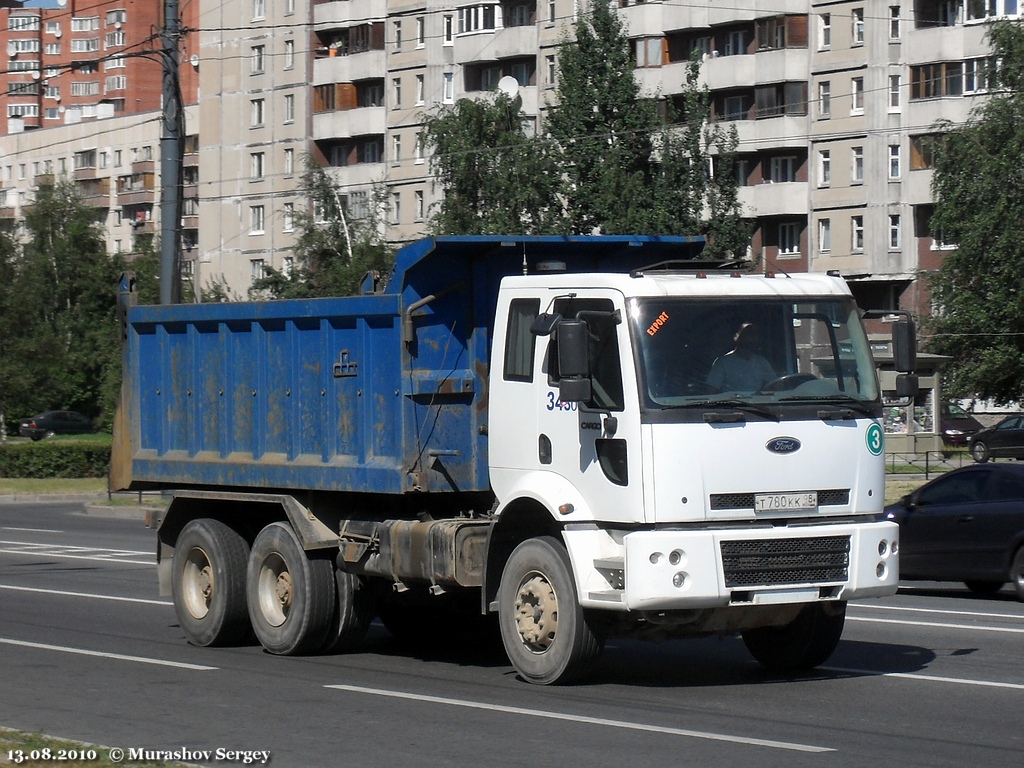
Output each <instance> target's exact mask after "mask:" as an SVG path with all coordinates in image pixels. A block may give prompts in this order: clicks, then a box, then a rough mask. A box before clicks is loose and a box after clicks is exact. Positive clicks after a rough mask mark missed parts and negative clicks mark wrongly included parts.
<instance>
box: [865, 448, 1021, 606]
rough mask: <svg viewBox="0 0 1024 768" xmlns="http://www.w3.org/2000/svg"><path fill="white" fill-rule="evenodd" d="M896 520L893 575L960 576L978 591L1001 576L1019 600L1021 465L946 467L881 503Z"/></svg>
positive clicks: (995, 585)
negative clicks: (897, 556) (891, 500)
mask: <svg viewBox="0 0 1024 768" xmlns="http://www.w3.org/2000/svg"><path fill="white" fill-rule="evenodd" d="M885 511H886V514H887V516H888V518H889V519H890V520H894V521H896V522H897V523H898V524H899V526H900V538H899V554H900V577H901V578H903V579H908V580H915V579H923V580H929V581H962V582H964V583H966V584H967V587H968V588H969V589H970V590H971V591H973V592H976V593H978V594H988V593H992V592H996V591H998V590H999V589H1000V587H1002V586H1003V584H1005V583H1006V582H1008V581H1009V582H1011V583H1012V584H1013V586H1014V588H1015V589H1016V590H1017V597H1018V599H1020V600H1024V464H1008V463H1003V464H974V465H970V466H966V467H961V468H960V469H954V470H952V471H951V472H947V473H946V474H944V475H942V476H941V477H937V478H936V479H934V480H932V481H931V482H930V483H926V484H925V485H922V486H921V487H920V488H918V489H917V490H916V491H914V492H913V493H911V494H909V495H907V496H904V497H903V498H902V499H901V500H900V501H899V502H898V503H896V504H891V505H889V506H887V507H886V508H885Z"/></svg>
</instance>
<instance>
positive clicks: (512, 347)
mask: <svg viewBox="0 0 1024 768" xmlns="http://www.w3.org/2000/svg"><path fill="white" fill-rule="evenodd" d="M539 313H540V299H514V300H513V301H512V303H511V305H510V306H509V311H508V328H507V329H506V333H505V366H504V369H505V370H504V379H505V380H506V381H533V357H534V354H533V353H534V349H535V348H536V344H537V337H536V336H535V335H534V334H532V333H530V326H531V325H532V323H533V321H534V320H535V319H536V318H537V315H538V314H539Z"/></svg>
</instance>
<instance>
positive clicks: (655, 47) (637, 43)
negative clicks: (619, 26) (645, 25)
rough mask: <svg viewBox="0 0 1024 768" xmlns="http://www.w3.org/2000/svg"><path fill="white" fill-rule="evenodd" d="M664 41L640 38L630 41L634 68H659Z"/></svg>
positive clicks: (657, 38) (653, 38) (655, 38)
mask: <svg viewBox="0 0 1024 768" xmlns="http://www.w3.org/2000/svg"><path fill="white" fill-rule="evenodd" d="M664 40H665V38H663V37H642V38H640V39H639V40H631V41H630V45H631V46H632V48H633V64H634V66H636V67H638V68H643V67H660V66H661V49H662V45H663V43H664Z"/></svg>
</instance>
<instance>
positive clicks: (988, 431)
mask: <svg viewBox="0 0 1024 768" xmlns="http://www.w3.org/2000/svg"><path fill="white" fill-rule="evenodd" d="M970 451H971V456H972V457H974V460H975V461H976V462H978V463H979V464H984V463H985V462H986V461H988V460H989V459H1000V458H1009V459H1024V416H1021V415H1019V414H1018V415H1016V416H1007V417H1006V418H1005V419H1003V420H1002V421H1000V422H999V423H998V424H995V425H993V426H991V427H987V428H985V429H983V430H981V431H980V432H978V433H977V434H976V435H974V437H972V438H971V441H970Z"/></svg>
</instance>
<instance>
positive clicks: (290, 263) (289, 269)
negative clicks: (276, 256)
mask: <svg viewBox="0 0 1024 768" xmlns="http://www.w3.org/2000/svg"><path fill="white" fill-rule="evenodd" d="M294 272H295V257H294V256H285V257H284V258H283V259H282V260H281V274H283V275H284V276H285V277H287V278H290V277H291V276H292V274H293V273H294Z"/></svg>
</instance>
